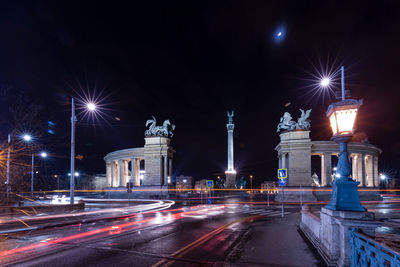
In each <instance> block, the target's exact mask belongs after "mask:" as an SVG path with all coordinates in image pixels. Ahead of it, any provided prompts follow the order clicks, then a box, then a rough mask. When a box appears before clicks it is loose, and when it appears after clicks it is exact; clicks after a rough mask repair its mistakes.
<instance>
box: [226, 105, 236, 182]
mask: <svg viewBox="0 0 400 267" xmlns="http://www.w3.org/2000/svg"><path fill="white" fill-rule="evenodd" d="M233 115H234V111H232V112H231V113H229V111H228V118H229V120H228V124H227V125H226V129H227V130H228V169H227V170H226V171H225V175H226V182H225V183H226V188H235V185H236V170H235V167H234V161H233V129H234V128H235V124H233V119H232V118H233Z"/></svg>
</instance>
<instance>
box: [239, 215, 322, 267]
mask: <svg viewBox="0 0 400 267" xmlns="http://www.w3.org/2000/svg"><path fill="white" fill-rule="evenodd" d="M300 219H301V215H300V213H294V214H290V215H288V216H286V217H284V218H279V217H269V218H267V219H266V220H263V221H256V222H254V224H253V225H252V227H251V229H250V239H249V240H248V241H247V242H246V244H245V246H244V251H243V253H242V256H241V258H240V259H239V260H238V261H236V262H235V263H234V264H235V265H238V266H306V267H312V266H326V265H325V262H324V261H323V259H322V258H321V257H320V256H319V255H318V253H317V251H316V250H314V248H313V247H312V245H311V244H310V243H308V241H305V240H306V239H305V237H303V236H302V233H301V232H299V231H298V226H297V225H298V224H299V222H300Z"/></svg>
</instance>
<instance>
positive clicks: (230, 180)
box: [225, 173, 236, 189]
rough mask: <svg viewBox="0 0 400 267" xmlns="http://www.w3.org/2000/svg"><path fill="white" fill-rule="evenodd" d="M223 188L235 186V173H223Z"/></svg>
mask: <svg viewBox="0 0 400 267" xmlns="http://www.w3.org/2000/svg"><path fill="white" fill-rule="evenodd" d="M225 175H226V180H225V188H228V189H233V188H236V173H225Z"/></svg>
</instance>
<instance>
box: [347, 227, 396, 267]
mask: <svg viewBox="0 0 400 267" xmlns="http://www.w3.org/2000/svg"><path fill="white" fill-rule="evenodd" d="M350 246H351V259H350V260H351V266H360V267H365V266H370V267H374V266H382V267H385V266H390V267H394V266H395V267H400V255H399V253H397V252H395V251H394V250H392V249H390V248H388V247H387V246H385V245H383V244H380V243H378V242H376V241H375V240H373V239H371V238H369V237H368V236H366V235H363V234H361V233H358V230H357V229H356V228H353V229H352V230H351V231H350Z"/></svg>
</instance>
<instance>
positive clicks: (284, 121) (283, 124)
mask: <svg viewBox="0 0 400 267" xmlns="http://www.w3.org/2000/svg"><path fill="white" fill-rule="evenodd" d="M282 129H284V130H294V129H296V122H295V121H293V120H292V115H290V113H289V112H285V113H284V114H283V117H281V120H280V122H279V124H278V128H277V129H276V132H277V133H278V132H279V131H281V130H282Z"/></svg>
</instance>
